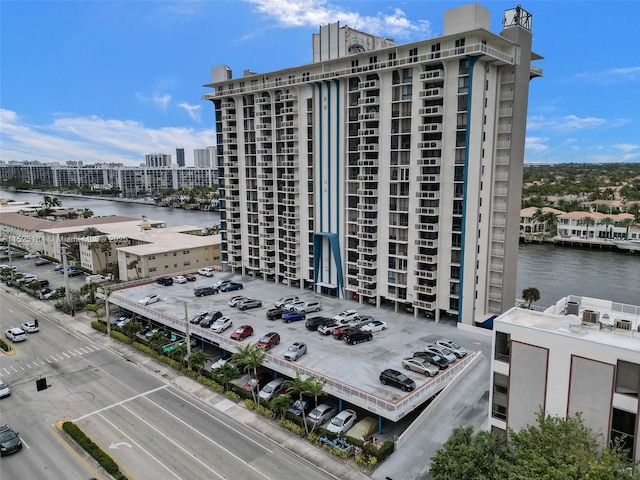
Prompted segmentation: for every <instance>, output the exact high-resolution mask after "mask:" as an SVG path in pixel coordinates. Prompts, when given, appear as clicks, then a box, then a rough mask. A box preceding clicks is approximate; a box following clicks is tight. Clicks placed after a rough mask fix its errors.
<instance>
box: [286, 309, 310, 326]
mask: <svg viewBox="0 0 640 480" xmlns="http://www.w3.org/2000/svg"><path fill="white" fill-rule="evenodd" d="M304 318H305V314H304V312H297V311H295V310H289V311H286V312H284V313H283V314H282V321H283V322H284V323H290V322H297V321H299V320H304Z"/></svg>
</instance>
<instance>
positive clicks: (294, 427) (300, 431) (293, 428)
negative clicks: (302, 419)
mask: <svg viewBox="0 0 640 480" xmlns="http://www.w3.org/2000/svg"><path fill="white" fill-rule="evenodd" d="M278 423H280V425H281V426H282V427H284V428H286V429H287V430H289V431H290V432H293V433H295V434H296V435H300V436H301V437H303V436H304V435H305V431H304V428H303V427H301V426H300V425H298V424H297V423H294V422H292V421H291V420H287V419H286V418H283V419H282V420H280V422H278Z"/></svg>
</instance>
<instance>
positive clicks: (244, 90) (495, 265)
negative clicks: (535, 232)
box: [204, 4, 542, 325]
mask: <svg viewBox="0 0 640 480" xmlns="http://www.w3.org/2000/svg"><path fill="white" fill-rule="evenodd" d="M516 11H517V14H516V13H515V12H516ZM503 25H504V28H503V29H502V31H501V32H500V33H499V34H495V33H492V32H491V22H490V12H489V11H488V10H487V9H485V8H484V7H482V6H480V5H478V4H471V5H466V6H462V7H458V8H453V9H451V10H447V11H446V12H445V21H444V32H443V35H442V36H440V37H436V38H432V39H428V40H422V41H418V42H414V43H410V44H404V45H398V44H395V43H394V42H393V41H391V40H389V39H382V38H378V37H375V36H372V35H369V34H366V33H364V32H360V31H356V30H354V29H351V28H349V27H346V26H340V25H339V24H331V25H328V26H326V27H322V28H321V29H320V32H319V34H317V35H314V36H313V62H312V63H310V64H306V65H300V66H296V67H292V68H287V69H283V70H278V71H273V72H268V73H255V72H252V71H250V70H248V71H245V73H244V76H242V77H240V78H233V74H232V71H231V69H230V68H229V67H227V66H225V65H222V66H218V67H214V68H213V69H212V82H211V83H210V84H208V85H206V86H207V87H210V88H212V89H213V90H214V92H213V93H207V94H205V95H204V99H206V100H210V101H211V102H212V103H213V106H214V108H215V115H216V134H217V148H218V152H217V158H218V166H219V177H220V190H219V191H220V202H221V203H220V211H221V221H222V229H221V233H222V240H223V247H222V248H223V256H224V257H223V262H224V263H225V264H226V265H227V266H228V267H229V268H230V269H232V270H233V271H234V272H236V273H242V274H243V275H250V276H254V277H261V278H264V279H265V280H269V281H273V282H276V283H285V284H289V285H299V286H300V287H301V288H310V289H313V290H314V291H315V292H317V293H322V294H324V295H329V296H333V297H337V298H348V299H351V298H353V299H357V300H358V301H360V302H361V303H372V304H375V305H377V306H380V305H382V303H386V302H391V303H392V304H394V306H395V308H397V309H400V308H402V309H407V308H408V309H411V310H413V311H414V312H415V314H416V315H426V316H427V317H428V318H434V319H435V320H436V321H437V320H438V319H439V318H440V316H441V315H449V316H455V317H457V318H458V320H459V321H460V322H463V323H465V324H469V325H472V324H474V322H476V321H482V320H484V319H485V318H486V317H487V316H490V315H492V314H496V313H500V312H502V311H504V310H506V309H508V308H510V307H511V306H512V305H514V303H515V296H516V292H515V285H516V281H515V279H516V265H517V250H518V231H519V223H520V195H521V182H522V167H523V157H524V139H525V126H526V116H527V107H528V89H529V81H530V79H531V78H535V77H539V76H541V74H542V71H541V70H540V69H539V68H536V67H534V66H533V65H532V61H534V60H538V59H540V58H541V57H540V56H538V55H536V54H535V53H533V52H532V49H531V43H532V32H531V15H530V14H528V13H527V12H525V11H524V10H522V9H521V8H520V7H518V8H516V9H512V10H508V11H507V12H505V15H504V22H503Z"/></svg>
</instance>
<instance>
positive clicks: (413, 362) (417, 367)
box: [402, 357, 440, 377]
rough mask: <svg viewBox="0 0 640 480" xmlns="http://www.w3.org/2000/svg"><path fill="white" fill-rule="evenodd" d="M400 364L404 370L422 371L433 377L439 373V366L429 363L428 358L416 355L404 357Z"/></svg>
mask: <svg viewBox="0 0 640 480" xmlns="http://www.w3.org/2000/svg"><path fill="white" fill-rule="evenodd" d="M402 366H403V367H404V368H405V369H406V370H411V371H412V372H417V373H422V374H423V375H427V376H429V377H435V376H436V375H437V374H438V373H440V368H439V367H438V366H437V365H434V364H433V363H430V362H429V361H428V360H425V359H423V358H418V357H405V358H403V359H402Z"/></svg>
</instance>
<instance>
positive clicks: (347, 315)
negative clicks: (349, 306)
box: [333, 310, 358, 324]
mask: <svg viewBox="0 0 640 480" xmlns="http://www.w3.org/2000/svg"><path fill="white" fill-rule="evenodd" d="M357 316H358V311H357V310H344V311H343V312H340V313H339V314H337V315H336V316H335V317H333V319H334V320H335V321H336V322H339V323H341V324H345V323H348V322H349V321H351V320H354V319H355V318H356V317H357Z"/></svg>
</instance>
